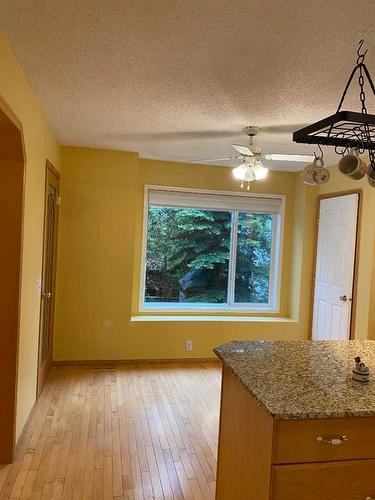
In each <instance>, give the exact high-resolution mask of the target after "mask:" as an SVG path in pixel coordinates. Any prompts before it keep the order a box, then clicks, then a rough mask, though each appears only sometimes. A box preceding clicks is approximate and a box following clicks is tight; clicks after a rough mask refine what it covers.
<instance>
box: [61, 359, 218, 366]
mask: <svg viewBox="0 0 375 500" xmlns="http://www.w3.org/2000/svg"><path fill="white" fill-rule="evenodd" d="M160 363H162V364H172V363H173V364H176V363H213V364H220V363H221V362H220V361H219V360H218V359H217V358H165V359H72V360H58V361H57V360H56V361H53V363H52V364H53V366H97V365H100V366H103V365H106V366H108V365H110V366H115V365H137V364H160Z"/></svg>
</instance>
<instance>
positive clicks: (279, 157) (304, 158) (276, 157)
mask: <svg viewBox="0 0 375 500" xmlns="http://www.w3.org/2000/svg"><path fill="white" fill-rule="evenodd" d="M263 158H265V159H266V160H273V161H297V162H301V163H310V162H312V161H313V160H314V158H315V156H313V155H286V154H285V155H284V154H274V153H271V154H266V155H263Z"/></svg>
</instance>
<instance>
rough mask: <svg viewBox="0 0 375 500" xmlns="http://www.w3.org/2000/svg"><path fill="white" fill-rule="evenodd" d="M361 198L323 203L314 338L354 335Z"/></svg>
mask: <svg viewBox="0 0 375 500" xmlns="http://www.w3.org/2000/svg"><path fill="white" fill-rule="evenodd" d="M358 200H359V198H358V194H350V195H345V196H336V197H335V198H327V199H322V200H320V210H319V221H318V242H317V251H316V271H315V291H314V313H313V327H312V338H313V339H316V340H329V339H331V340H346V339H348V338H349V334H350V320H351V309H352V291H353V275H354V260H355V247H356V234H357V217H358Z"/></svg>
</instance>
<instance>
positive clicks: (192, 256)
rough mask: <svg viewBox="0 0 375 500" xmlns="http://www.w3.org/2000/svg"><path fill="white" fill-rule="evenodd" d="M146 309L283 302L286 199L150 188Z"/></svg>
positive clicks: (264, 306)
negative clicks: (281, 269)
mask: <svg viewBox="0 0 375 500" xmlns="http://www.w3.org/2000/svg"><path fill="white" fill-rule="evenodd" d="M146 202H147V204H146V211H145V216H146V217H145V219H146V220H145V228H144V230H145V232H144V234H145V241H144V247H145V248H144V259H143V269H142V276H143V278H142V280H141V283H142V285H141V286H142V289H141V303H142V306H143V309H147V310H148V309H154V310H155V309H161V310H163V309H173V310H176V309H181V310H186V309H189V310H199V309H223V310H225V309H249V310H257V309H263V310H264V309H268V310H276V309H277V307H278V283H279V279H278V274H279V272H278V270H279V253H280V252H279V249H280V234H281V231H280V227H281V213H282V202H283V200H282V198H281V197H276V196H275V197H271V196H259V195H258V196H253V195H248V194H247V195H242V194H238V193H235V194H230V193H225V194H223V193H221V192H220V193H214V192H210V191H204V190H201V191H197V192H188V191H185V190H178V189H177V188H175V189H174V190H173V189H167V188H165V189H163V188H155V189H153V188H148V189H147V198H146Z"/></svg>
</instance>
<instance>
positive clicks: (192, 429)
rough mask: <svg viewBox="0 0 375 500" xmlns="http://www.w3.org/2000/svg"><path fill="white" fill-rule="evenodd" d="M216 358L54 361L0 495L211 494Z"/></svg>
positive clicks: (1, 474) (76, 499)
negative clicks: (109, 363)
mask: <svg viewBox="0 0 375 500" xmlns="http://www.w3.org/2000/svg"><path fill="white" fill-rule="evenodd" d="M220 381H221V371H220V367H219V365H217V364H213V363H202V364H197V363H191V364H190V363H189V364H188V363H180V364H177V363H176V364H174V363H173V364H134V365H123V366H116V367H110V368H105V367H103V366H97V367H55V368H54V369H53V370H52V372H51V375H50V377H49V379H48V381H47V384H46V386H45V390H44V391H43V393H42V395H41V397H40V399H39V401H38V404H37V405H36V407H35V409H34V411H33V415H32V418H31V419H30V422H29V425H28V426H27V428H26V430H25V432H24V435H23V436H22V439H21V441H20V444H19V447H18V452H17V459H16V462H15V463H14V464H12V465H8V466H4V467H1V468H0V499H10V498H12V499H15V498H22V499H25V498H30V499H43V500H44V499H53V500H56V499H72V500H81V499H94V500H97V499H116V500H119V499H128V498H129V499H152V498H155V499H186V500H188V499H189V500H190V499H205V500H206V499H213V498H214V491H215V475H216V454H217V437H218V422H219V403H220Z"/></svg>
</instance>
